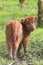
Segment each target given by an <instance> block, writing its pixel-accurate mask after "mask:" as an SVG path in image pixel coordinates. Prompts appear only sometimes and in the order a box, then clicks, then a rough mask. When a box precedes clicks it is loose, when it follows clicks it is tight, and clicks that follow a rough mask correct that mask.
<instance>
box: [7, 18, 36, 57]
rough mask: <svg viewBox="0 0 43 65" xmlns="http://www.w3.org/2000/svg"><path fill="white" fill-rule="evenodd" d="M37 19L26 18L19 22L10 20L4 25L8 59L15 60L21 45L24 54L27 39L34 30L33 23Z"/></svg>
mask: <svg viewBox="0 0 43 65" xmlns="http://www.w3.org/2000/svg"><path fill="white" fill-rule="evenodd" d="M36 20H37V17H27V18H24V19H21V20H20V21H19V22H18V21H16V20H11V21H9V22H8V23H7V25H6V40H7V46H8V52H9V57H10V58H15V57H16V54H17V51H18V52H20V49H21V45H23V48H24V52H25V53H26V49H27V47H28V39H29V38H28V37H29V35H30V33H31V32H32V31H33V30H34V29H35V21H36Z"/></svg>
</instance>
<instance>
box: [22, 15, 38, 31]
mask: <svg viewBox="0 0 43 65" xmlns="http://www.w3.org/2000/svg"><path fill="white" fill-rule="evenodd" d="M36 21H37V17H36V16H35V17H27V18H24V19H21V23H22V25H23V27H24V28H25V30H26V31H28V32H31V31H33V30H34V29H35V22H36Z"/></svg>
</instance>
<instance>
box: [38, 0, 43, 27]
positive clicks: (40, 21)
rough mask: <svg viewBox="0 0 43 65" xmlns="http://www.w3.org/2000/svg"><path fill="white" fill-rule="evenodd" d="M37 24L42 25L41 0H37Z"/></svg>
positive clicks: (42, 3)
mask: <svg viewBox="0 0 43 65" xmlns="http://www.w3.org/2000/svg"><path fill="white" fill-rule="evenodd" d="M38 26H40V27H43V0H38Z"/></svg>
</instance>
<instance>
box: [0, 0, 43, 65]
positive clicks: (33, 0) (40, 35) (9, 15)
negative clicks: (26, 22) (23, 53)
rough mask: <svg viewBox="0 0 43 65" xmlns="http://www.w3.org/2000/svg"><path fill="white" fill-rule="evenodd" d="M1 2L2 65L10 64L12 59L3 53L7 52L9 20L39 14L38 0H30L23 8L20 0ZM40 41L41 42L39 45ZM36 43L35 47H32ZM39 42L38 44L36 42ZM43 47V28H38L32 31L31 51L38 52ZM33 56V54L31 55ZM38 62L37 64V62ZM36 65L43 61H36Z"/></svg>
mask: <svg viewBox="0 0 43 65" xmlns="http://www.w3.org/2000/svg"><path fill="white" fill-rule="evenodd" d="M0 2H1V4H2V5H4V6H3V8H2V9H0V65H8V64H9V63H10V62H11V60H8V59H7V58H4V57H3V55H5V54H6V53H7V47H6V36H5V28H6V23H7V22H8V21H9V20H12V19H16V20H19V19H20V18H23V17H27V16H37V14H38V5H37V3H38V0H28V5H24V7H23V8H21V7H20V6H19V1H18V0H0ZM38 42H40V44H39V45H38ZM31 43H33V44H32V45H34V46H33V47H31V46H32V45H31ZM36 43H37V44H36ZM42 47H43V28H38V29H36V30H35V31H34V32H32V33H31V36H30V39H29V52H31V50H32V52H31V53H33V54H34V53H36V52H37V48H42ZM30 57H31V55H30ZM36 62H37V64H36ZM35 64H36V65H43V62H42V61H40V63H39V61H35ZM23 65H26V61H23Z"/></svg>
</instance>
